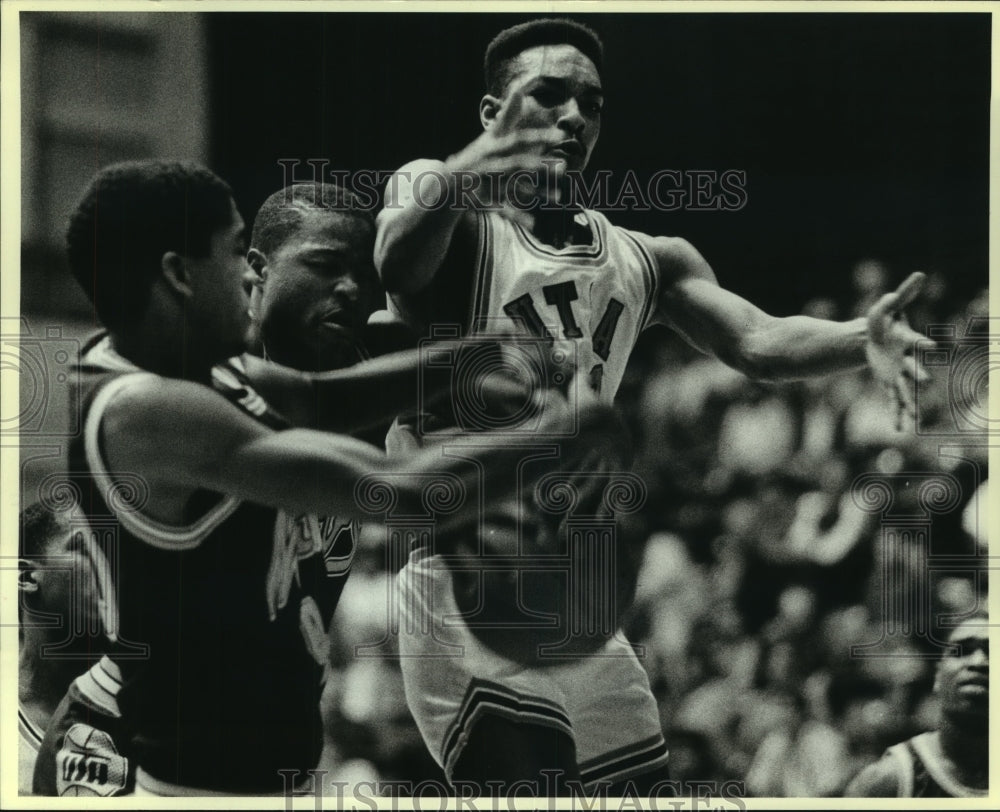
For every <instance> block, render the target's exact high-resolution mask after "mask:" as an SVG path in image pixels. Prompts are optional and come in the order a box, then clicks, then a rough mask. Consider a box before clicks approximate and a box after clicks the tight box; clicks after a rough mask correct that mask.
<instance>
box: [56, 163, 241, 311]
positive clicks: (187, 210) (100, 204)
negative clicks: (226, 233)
mask: <svg viewBox="0 0 1000 812" xmlns="http://www.w3.org/2000/svg"><path fill="white" fill-rule="evenodd" d="M232 198H233V193H232V190H231V189H230V188H229V186H228V185H227V184H226V182H225V181H223V180H222V179H221V178H219V177H218V176H216V175H215V174H213V173H212V172H210V171H209V170H208V169H206V168H205V167H203V166H199V165H198V164H194V163H189V162H182V161H160V160H143V161H126V162H124V163H118V164H113V165H111V166H106V167H104V168H103V169H101V170H100V171H99V172H98V173H97V174H96V175H95V176H94V178H93V180H91V182H90V185H89V186H88V187H87V190H86V192H84V195H83V199H82V200H81V201H80V203H79V205H78V206H77V207H76V210H75V211H74V212H73V215H72V217H71V218H70V222H69V229H68V231H67V233H66V246H67V251H68V257H69V267H70V270H71V271H72V272H73V276H74V277H76V280H77V281H78V282H79V283H80V285H81V286H82V287H83V289H84V291H85V292H86V294H87V296H88V297H89V298H90V300H91V301H92V302H93V303H94V307H95V309H96V310H97V315H98V316H100V318H101V320H102V321H103V322H104V324H105V325H106V326H107V327H109V328H111V329H116V328H119V327H122V326H125V325H128V324H130V323H134V322H136V321H138V320H139V319H141V318H142V315H143V311H144V309H145V307H146V302H147V301H148V299H149V292H150V289H151V287H152V283H153V280H154V279H155V278H156V277H157V275H158V274H159V271H160V260H161V258H162V257H163V255H164V254H165V253H166V252H168V251H176V252H177V253H178V254H182V255H184V256H188V257H204V256H207V255H208V252H209V249H210V245H211V239H212V235H213V234H214V233H215V232H217V231H218V230H219V229H220V228H224V227H225V226H227V225H230V224H231V223H232V209H231V204H230V201H231V200H232Z"/></svg>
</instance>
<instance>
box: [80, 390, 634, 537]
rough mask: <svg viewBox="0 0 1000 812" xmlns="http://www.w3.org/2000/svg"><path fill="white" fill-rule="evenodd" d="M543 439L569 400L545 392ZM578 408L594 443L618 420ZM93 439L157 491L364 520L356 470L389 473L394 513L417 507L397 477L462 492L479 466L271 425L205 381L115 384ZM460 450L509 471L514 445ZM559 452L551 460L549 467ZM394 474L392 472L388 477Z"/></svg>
mask: <svg viewBox="0 0 1000 812" xmlns="http://www.w3.org/2000/svg"><path fill="white" fill-rule="evenodd" d="M546 400H547V403H548V404H550V405H548V406H547V409H546V414H545V416H544V418H543V422H542V425H541V427H540V431H541V433H542V436H546V435H548V436H557V435H559V434H560V433H565V432H564V431H559V430H557V429H560V427H562V426H563V425H564V424H566V423H567V422H568V421H569V420H570V406H569V404H567V403H566V402H565V401H561V400H560V399H559V398H558V397H555V396H554V395H553V396H552V397H548V398H547V399H546ZM575 408H577V409H580V415H579V418H578V420H579V425H580V427H581V428H580V436H579V437H578V438H576V440H575V442H583V443H586V442H588V441H591V440H593V441H595V442H596V438H598V437H599V436H601V435H602V434H603V433H604V432H605V431H606V429H607V428H608V426H610V425H613V424H614V422H615V421H616V420H617V417H616V416H615V415H614V414H613V412H611V410H610V409H609V407H602V406H600V405H599V404H592V403H588V404H584V405H583V406H576V407H575ZM100 445H101V447H102V449H103V453H104V457H105V460H106V463H107V466H108V468H109V470H110V471H113V472H114V471H118V472H128V473H130V474H138V475H139V476H141V477H143V478H144V479H146V480H147V481H148V482H150V483H151V484H153V485H155V486H159V487H158V488H157V490H163V489H173V490H174V491H175V493H177V494H178V495H181V494H185V493H187V492H192V491H194V490H198V489H205V490H210V491H215V492H217V493H222V494H227V495H229V496H233V497H236V498H237V499H241V500H246V501H251V502H256V503H258V504H263V505H269V506H272V507H276V508H281V509H284V510H287V511H289V512H292V513H321V514H336V515H338V516H345V517H351V516H358V517H360V518H363V517H365V516H366V515H367V514H362V513H360V512H359V507H358V505H357V503H356V502H355V493H354V489H355V487H356V485H357V483H358V482H359V480H360V479H361V478H362V477H365V476H367V475H370V474H378V473H391V474H393V475H394V477H396V479H395V481H394V484H395V485H396V488H397V492H398V494H399V500H400V503H399V505H398V507H399V510H400V511H403V512H420V510H421V509H422V504H421V501H420V499H421V491H422V486H423V484H424V481H423V480H422V479H421V478H420V477H416V476H415V477H414V479H413V481H412V482H408V481H407V480H406V477H405V475H406V474H411V473H412V474H420V475H421V477H422V476H424V475H426V474H427V473H441V474H454V475H455V476H458V477H459V478H460V479H462V480H463V481H464V482H465V484H467V485H468V486H469V489H470V490H472V488H473V487H474V486H475V478H476V477H477V476H478V471H477V470H476V469H475V466H470V465H469V463H468V461H463V460H461V459H456V458H451V457H447V456H445V455H444V454H443V453H442V450H441V448H437V447H435V448H430V449H427V450H426V451H423V452H421V453H419V454H416V455H413V456H412V457H410V458H408V459H406V460H403V461H398V460H393V461H392V462H390V461H388V459H387V458H386V456H385V454H384V453H383V452H382V451H380V450H379V449H377V448H375V447H374V446H371V445H368V444H367V443H363V442H361V441H359V440H355V439H353V438H350V437H345V436H343V435H338V434H330V433H326V432H320V431H313V430H311V429H290V430H287V431H280V432H276V431H273V430H272V429H269V428H267V427H266V426H263V425H261V424H260V423H258V422H257V421H256V420H254V419H252V418H251V417H249V416H248V415H246V414H244V413H243V412H242V411H241V410H239V409H238V408H237V407H235V406H233V405H232V404H231V403H229V402H228V401H227V400H226V399H225V398H223V397H222V396H221V395H219V394H218V393H216V392H214V391H212V390H211V389H209V388H208V387H205V386H201V385H199V384H195V383H191V382H188V381H177V380H169V381H168V380H165V379H162V378H156V377H154V376H148V377H146V378H145V379H144V380H142V381H138V382H136V383H135V384H133V385H131V386H129V387H127V388H125V389H123V390H122V391H121V392H119V393H118V394H117V395H116V396H115V397H114V398H112V400H111V401H110V402H109V403H108V404H107V406H106V408H105V412H104V416H103V420H102V425H101V435H100ZM469 456H471V457H474V458H476V459H479V460H482V461H483V464H484V466H488V467H503V466H507V467H511V468H513V467H514V466H515V465H516V464H517V462H518V461H519V460H520V459H521V457H522V449H520V448H518V447H517V446H514V445H512V444H511V443H510V441H509V437H507V436H506V435H498V436H495V437H491V436H489V435H480V436H479V437H477V442H476V444H475V448H474V449H473V450H472V451H471V452H470V454H469ZM558 462H559V460H558V458H554V459H553V463H552V464H553V465H557V464H558ZM399 474H403V475H404V476H403V477H402V478H401V479H400V478H399V477H398V476H397V475H399Z"/></svg>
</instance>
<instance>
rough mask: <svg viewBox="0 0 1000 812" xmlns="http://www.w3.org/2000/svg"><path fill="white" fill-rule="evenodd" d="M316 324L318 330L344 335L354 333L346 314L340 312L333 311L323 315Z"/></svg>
mask: <svg viewBox="0 0 1000 812" xmlns="http://www.w3.org/2000/svg"><path fill="white" fill-rule="evenodd" d="M318 324H319V327H320V329H322V330H329V331H330V332H332V333H341V334H344V335H346V334H348V333H353V332H354V327H353V325H351V323H350V320H349V319H348V317H347V314H346V313H344V312H342V311H340V310H333V311H330V312H329V313H324V314H323V315H322V316H320V317H319V321H318Z"/></svg>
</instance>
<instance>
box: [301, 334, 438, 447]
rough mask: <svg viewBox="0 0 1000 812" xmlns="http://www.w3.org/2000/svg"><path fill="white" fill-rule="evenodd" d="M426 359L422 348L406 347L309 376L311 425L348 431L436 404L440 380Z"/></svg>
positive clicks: (330, 429) (331, 429)
mask: <svg viewBox="0 0 1000 812" xmlns="http://www.w3.org/2000/svg"><path fill="white" fill-rule="evenodd" d="M426 357H427V353H426V352H424V351H420V350H404V351H402V352H395V353H391V354H389V355H384V356H382V357H380V358H376V359H374V360H371V361H364V362H362V363H360V364H355V365H354V366H353V367H349V368H348V369H343V370H337V371H335V372H323V373H317V374H316V375H314V376H312V395H313V398H314V402H315V407H314V409H313V412H314V414H315V423H314V424H313V425H314V426H316V427H317V428H322V429H326V430H328V431H341V432H352V431H357V430H360V429H364V428H367V427H369V426H372V425H376V424H378V423H380V422H384V421H386V420H390V419H392V418H393V417H395V416H396V415H397V414H399V413H400V412H405V411H412V410H414V409H416V408H420V407H422V406H425V405H431V404H433V403H435V402H436V401H437V400H439V399H440V398H441V397H442V395H443V394H444V391H445V388H444V382H443V379H442V375H441V374H439V373H438V372H437V371H436V370H434V369H428V368H427V364H426Z"/></svg>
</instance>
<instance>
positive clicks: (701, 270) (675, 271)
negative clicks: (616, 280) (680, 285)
mask: <svg viewBox="0 0 1000 812" xmlns="http://www.w3.org/2000/svg"><path fill="white" fill-rule="evenodd" d="M632 234H633V236H635V237H636V238H637V239H638V240H639V242H641V243H642V244H643V246H644V247H645V248H646V250H647V251H649V253H650V254H652V256H653V259H654V260H655V261H656V264H657V266H658V267H659V270H660V278H661V281H662V283H663V285H664V286H665V287H669V286H671V285H673V284H676V283H677V282H681V281H683V280H686V279H704V280H706V281H709V282H714V281H715V273H714V272H713V271H712V268H711V266H710V265H709V264H708V262H707V261H706V260H705V258H704V257H703V256H702V255H701V253H700V252H699V251H698V249H697V248H695V247H694V246H693V245H692V244H691V243H690V242H688V241H687V240H685V239H684V238H683V237H664V236H660V237H652V236H650V235H648V234H642V233H641V232H637V231H634V232H632Z"/></svg>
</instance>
